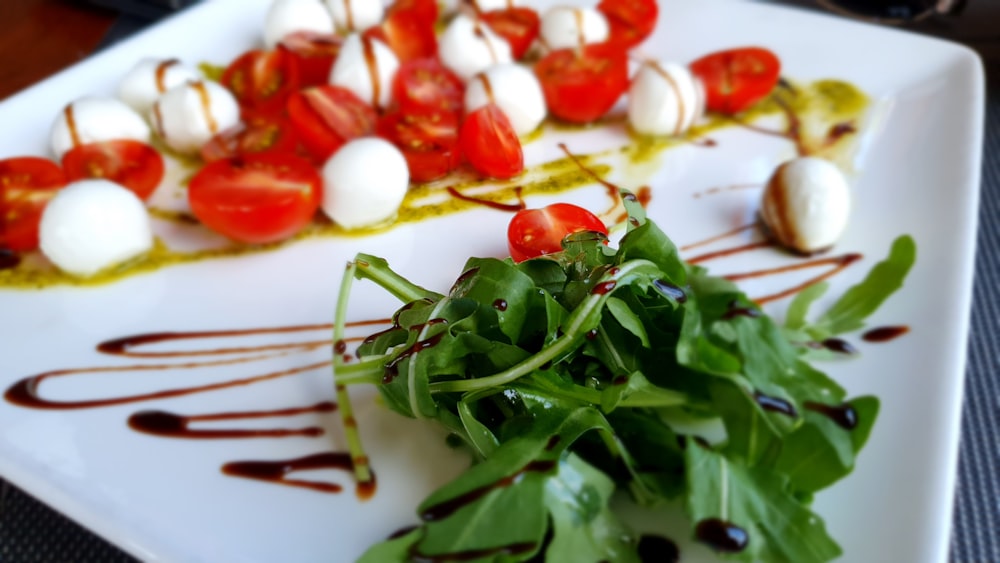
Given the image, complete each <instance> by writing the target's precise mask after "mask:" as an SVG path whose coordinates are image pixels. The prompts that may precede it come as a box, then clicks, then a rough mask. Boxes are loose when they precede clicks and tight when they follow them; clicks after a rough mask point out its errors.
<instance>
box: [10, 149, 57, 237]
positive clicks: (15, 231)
mask: <svg viewBox="0 0 1000 563" xmlns="http://www.w3.org/2000/svg"><path fill="white" fill-rule="evenodd" d="M65 185H66V176H65V175H64V174H63V171H62V169H61V168H59V165H58V164H56V163H55V162H52V161H51V160H48V159H45V158H38V157H34V156H22V157H17V158H7V159H4V160H0V248H5V249H7V250H13V251H17V252H23V251H28V250H34V249H36V248H38V222H39V221H40V220H41V219H42V211H44V210H45V205H46V204H47V203H48V202H49V200H50V199H52V196H54V195H55V194H56V192H57V191H59V190H60V189H61V188H62V187H63V186H65Z"/></svg>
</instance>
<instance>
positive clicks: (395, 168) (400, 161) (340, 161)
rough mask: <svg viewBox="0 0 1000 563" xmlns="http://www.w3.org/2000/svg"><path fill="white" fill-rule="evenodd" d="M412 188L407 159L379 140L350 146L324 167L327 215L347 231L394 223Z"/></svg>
mask: <svg viewBox="0 0 1000 563" xmlns="http://www.w3.org/2000/svg"><path fill="white" fill-rule="evenodd" d="M409 185H410V171H409V168H407V166H406V159H405V158H403V154H402V153H401V152H399V149H397V148H396V147H395V146H393V145H392V143H389V142H388V141H384V140H382V139H379V138H377V137H364V138H361V139H355V140H353V141H349V142H347V143H346V144H345V145H344V146H342V147H340V149H339V150H337V152H335V153H334V154H333V156H332V157H330V159H329V160H327V161H326V164H324V165H323V203H322V207H323V212H324V213H326V215H327V216H328V217H330V219H333V221H334V222H336V223H337V224H338V225H340V226H341V227H344V228H345V229H357V228H361V227H374V226H378V225H380V224H382V223H385V222H387V221H390V220H391V219H392V218H393V217H395V216H396V213H397V212H398V211H399V206H400V205H402V204H403V198H404V197H405V196H406V190H407V189H408V187H409Z"/></svg>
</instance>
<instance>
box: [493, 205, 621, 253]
mask: <svg viewBox="0 0 1000 563" xmlns="http://www.w3.org/2000/svg"><path fill="white" fill-rule="evenodd" d="M581 231H596V232H599V233H603V234H605V235H607V234H608V229H607V227H605V226H604V223H603V222H601V220H600V219H599V218H598V217H597V216H596V215H594V214H593V213H591V212H590V211H587V210H586V209H584V208H582V207H579V206H576V205H573V204H571V203H553V204H552V205H549V206H547V207H543V208H541V209H522V210H521V211H518V212H517V213H516V214H515V215H514V218H513V219H511V220H510V225H508V226H507V249H508V250H509V251H510V257H511V258H513V259H514V261H515V262H523V261H525V260H527V259H529V258H535V257H537V256H543V255H545V254H552V253H554V252H559V251H560V250H562V241H563V239H564V238H566V236H567V235H571V234H573V233H578V232H581Z"/></svg>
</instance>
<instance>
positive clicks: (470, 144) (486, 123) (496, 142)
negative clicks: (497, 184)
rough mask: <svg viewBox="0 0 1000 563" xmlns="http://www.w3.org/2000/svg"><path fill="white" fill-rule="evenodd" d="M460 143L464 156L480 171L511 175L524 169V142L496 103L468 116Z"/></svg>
mask: <svg viewBox="0 0 1000 563" xmlns="http://www.w3.org/2000/svg"><path fill="white" fill-rule="evenodd" d="M458 142H459V144H460V145H461V147H462V154H464V155H465V159H466V160H468V161H469V164H471V165H472V167H473V168H475V169H476V171H477V172H479V173H480V174H484V175H486V176H491V177H493V178H511V177H513V176H516V175H518V174H520V173H521V172H522V171H523V170H524V152H523V151H522V150H521V141H520V140H519V139H518V138H517V133H515V132H514V127H513V126H512V125H511V124H510V120H509V119H507V116H506V115H504V113H503V111H501V110H500V108H498V107H497V106H496V104H487V105H485V106H483V107H481V108H479V109H477V110H476V111H474V112H472V113H470V114H469V115H467V116H466V117H465V122H464V123H462V128H461V130H459V133H458Z"/></svg>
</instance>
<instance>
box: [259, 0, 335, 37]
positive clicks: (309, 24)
mask: <svg viewBox="0 0 1000 563" xmlns="http://www.w3.org/2000/svg"><path fill="white" fill-rule="evenodd" d="M297 31H312V32H315V33H333V17H331V16H330V12H329V11H328V10H327V8H326V6H324V5H323V3H322V1H321V0H275V1H274V3H272V4H271V8H270V9H269V10H268V11H267V17H266V19H265V20H264V45H266V46H267V48H268V49H274V48H275V47H276V46H277V45H278V43H279V42H280V41H281V40H282V39H284V37H285V36H286V35H289V34H291V33H295V32H297Z"/></svg>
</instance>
